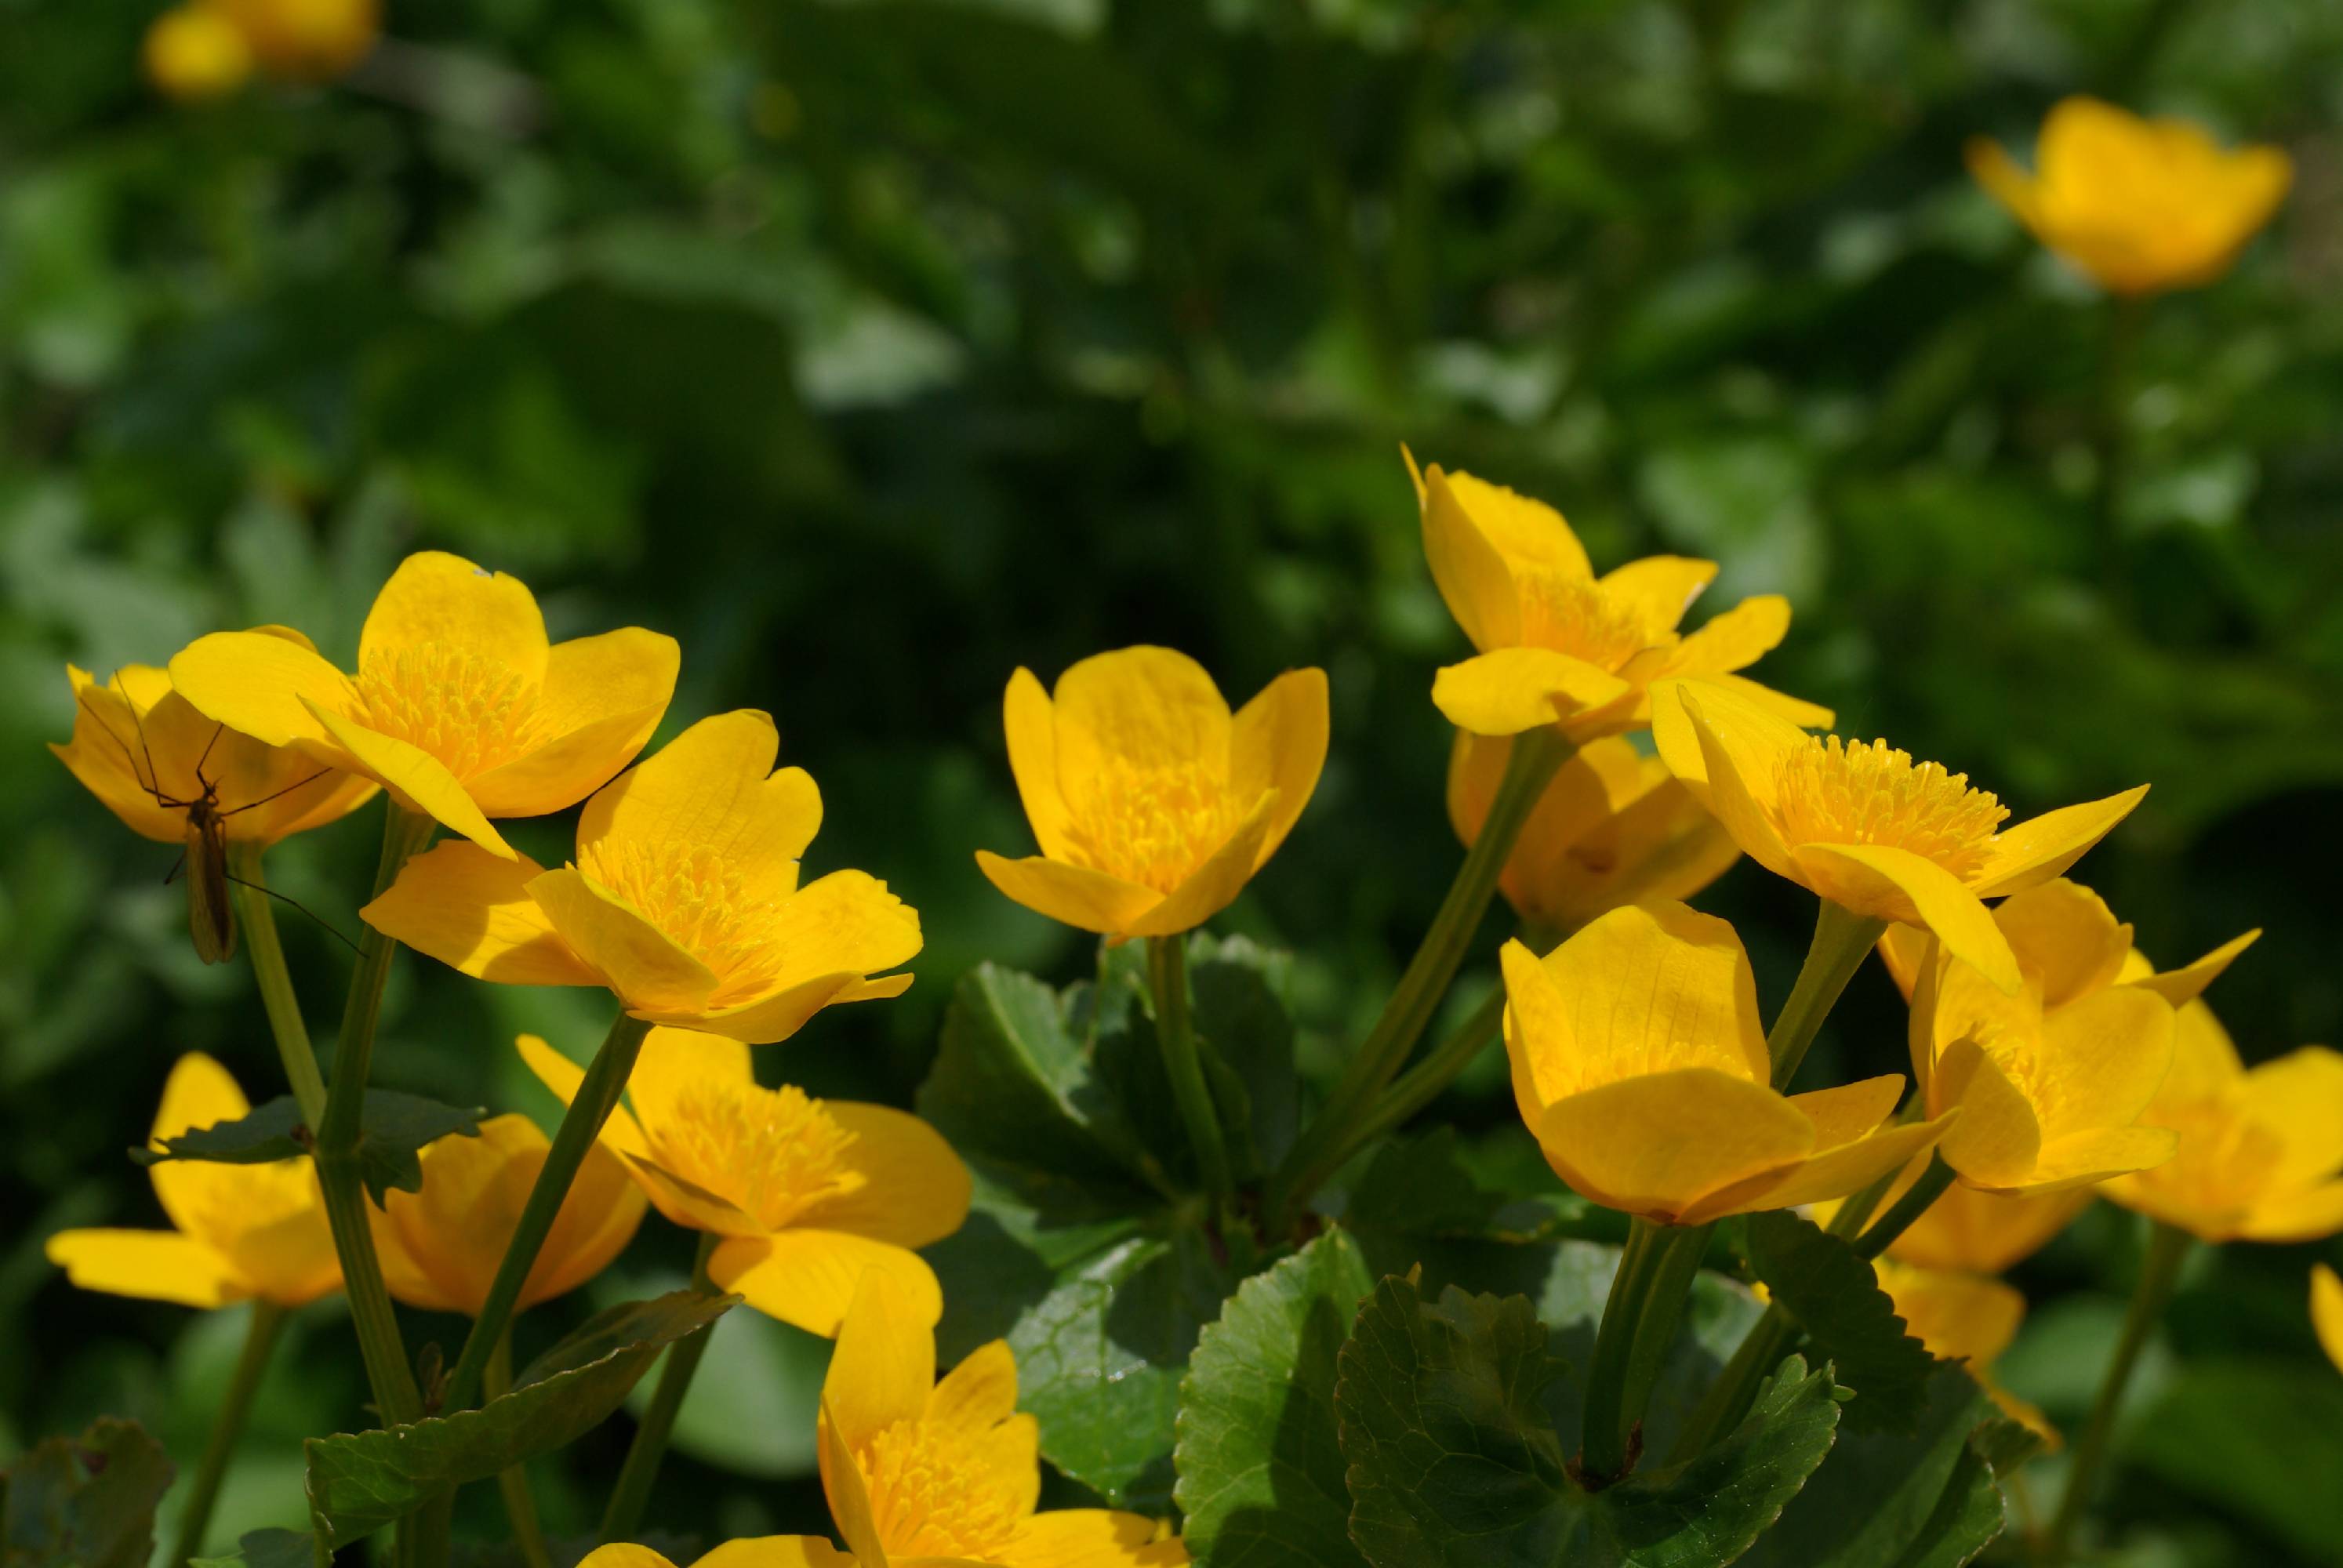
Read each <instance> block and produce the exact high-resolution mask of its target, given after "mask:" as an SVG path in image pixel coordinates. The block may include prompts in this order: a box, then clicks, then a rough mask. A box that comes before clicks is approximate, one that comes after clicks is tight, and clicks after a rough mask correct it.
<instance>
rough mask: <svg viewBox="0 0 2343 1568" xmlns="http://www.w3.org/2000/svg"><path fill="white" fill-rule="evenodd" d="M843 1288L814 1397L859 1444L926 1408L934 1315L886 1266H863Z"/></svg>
mask: <svg viewBox="0 0 2343 1568" xmlns="http://www.w3.org/2000/svg"><path fill="white" fill-rule="evenodd" d="M848 1290H849V1302H850V1305H849V1306H848V1307H847V1308H846V1309H845V1311H844V1317H843V1321H842V1322H840V1324H839V1326H838V1327H837V1328H835V1329H834V1330H833V1331H831V1332H834V1333H835V1334H836V1336H837V1339H838V1348H837V1350H836V1351H834V1352H831V1355H830V1372H829V1373H828V1374H827V1375H826V1376H825V1377H824V1378H823V1379H822V1384H821V1399H822V1404H823V1407H824V1408H825V1409H826V1410H827V1411H828V1412H829V1414H830V1422H831V1425H832V1427H833V1428H834V1429H835V1430H836V1431H837V1432H838V1433H839V1435H840V1437H842V1438H843V1439H845V1441H846V1442H847V1443H848V1445H849V1446H850V1447H860V1446H861V1445H862V1444H863V1443H864V1442H868V1441H869V1440H870V1438H871V1436H872V1435H873V1434H875V1433H877V1432H880V1430H882V1429H884V1428H886V1427H888V1426H891V1425H893V1424H894V1423H895V1422H899V1421H916V1420H917V1419H919V1417H920V1413H921V1412H924V1411H925V1410H926V1409H927V1408H928V1396H929V1394H930V1392H932V1391H933V1390H934V1388H935V1384H936V1336H935V1330H934V1326H933V1325H934V1323H935V1314H933V1313H930V1312H922V1311H921V1310H920V1305H919V1303H918V1302H916V1301H914V1300H913V1299H912V1298H911V1297H910V1295H909V1294H907V1293H906V1292H905V1291H904V1288H903V1285H902V1282H901V1281H900V1279H899V1278H898V1276H897V1275H895V1274H894V1273H893V1272H891V1271H887V1270H881V1269H872V1270H867V1271H863V1273H862V1276H861V1278H860V1281H859V1282H850V1285H849V1287H848ZM832 1501H833V1502H834V1501H835V1496H834V1495H833V1498H832Z"/></svg>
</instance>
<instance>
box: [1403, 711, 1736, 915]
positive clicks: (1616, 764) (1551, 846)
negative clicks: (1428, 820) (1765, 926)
mask: <svg viewBox="0 0 2343 1568" xmlns="http://www.w3.org/2000/svg"><path fill="white" fill-rule="evenodd" d="M1512 751H1513V739H1512V738H1511V737H1507V736H1486V735H1475V734H1473V732H1472V731H1470V730H1467V729H1460V730H1458V731H1457V732H1456V749H1455V750H1454V751H1453V752H1451V753H1450V754H1449V759H1448V819H1449V821H1450V822H1451V823H1453V825H1454V826H1455V829H1456V834H1457V837H1459V838H1461V839H1463V840H1464V842H1465V843H1466V844H1467V845H1470V844H1471V843H1472V842H1473V840H1474V839H1478V838H1479V837H1480V836H1481V824H1482V823H1483V822H1485V821H1486V820H1488V817H1489V808H1490V806H1491V805H1492V804H1493V803H1494V801H1495V800H1496V798H1497V786H1498V785H1499V783H1501V782H1502V781H1503V779H1504V776H1505V762H1506V759H1507V758H1508V757H1509V756H1510V755H1511V753H1512ZM1740 858H1741V850H1740V848H1739V846H1737V845H1735V843H1734V841H1733V839H1732V837H1731V835H1729V834H1727V833H1726V832H1725V829H1724V828H1722V827H1721V826H1719V825H1718V823H1717V820H1716V819H1715V818H1714V817H1712V816H1710V815H1709V814H1708V812H1707V810H1706V809H1704V807H1703V806H1702V805H1701V803H1700V802H1699V801H1697V800H1695V799H1693V797H1692V792H1691V791H1690V790H1688V789H1685V788H1684V786H1683V785H1682V784H1680V783H1678V782H1677V781H1676V779H1675V776H1674V774H1672V773H1670V772H1669V771H1668V767H1667V764H1666V763H1664V762H1663V761H1661V760H1660V759H1658V758H1656V757H1645V756H1643V755H1641V754H1639V753H1638V752H1637V751H1636V750H1635V748H1634V746H1633V745H1632V744H1631V743H1629V742H1628V741H1627V740H1625V739H1623V738H1621V737H1617V736H1613V737H1610V738H1608V739H1602V740H1594V741H1589V742H1588V743H1587V744H1586V745H1584V746H1583V747H1581V748H1579V749H1578V750H1577V752H1576V753H1575V754H1574V756H1572V757H1571V759H1569V760H1568V761H1566V762H1564V764H1563V765H1562V767H1561V768H1560V769H1558V770H1557V771H1556V772H1555V773H1554V779H1553V780H1552V782H1550V783H1548V784H1547V785H1546V787H1545V793H1544V794H1543V795H1541V796H1539V797H1538V802H1537V805H1536V806H1535V807H1534V808H1533V809H1531V812H1530V815H1529V819H1528V820H1527V821H1526V822H1524V823H1523V825H1522V831H1521V836H1520V837H1519V838H1518V839H1514V841H1513V853H1512V855H1511V856H1509V857H1508V858H1507V859H1506V861H1505V867H1504V870H1503V872H1502V873H1501V874H1500V876H1499V878H1498V881H1497V886H1498V887H1499V888H1500V889H1501V890H1503V893H1504V895H1505V900H1506V901H1507V902H1508V903H1510V904H1512V905H1513V912H1514V913H1515V914H1518V915H1519V916H1520V917H1521V918H1522V919H1523V920H1526V921H1529V922H1531V923H1533V924H1534V925H1539V926H1544V927H1545V928H1547V929H1549V930H1553V931H1554V932H1556V933H1557V934H1565V933H1568V932H1570V931H1574V930H1577V929H1578V928H1579V927H1581V926H1583V925H1584V924H1586V922H1587V921H1589V920H1593V919H1594V918H1595V917H1596V916H1597V915H1600V914H1602V913H1604V911H1606V910H1615V909H1618V908H1620V907H1621V906H1622V905H1625V904H1642V903H1650V902H1653V901H1654V900H1669V899H1688V898H1690V897H1692V896H1693V895H1694V893H1697V892H1699V891H1700V890H1702V889H1703V888H1705V887H1707V886H1708V885H1709V884H1710V883H1711V882H1714V881H1715V880H1716V879H1717V878H1719V877H1721V876H1723V875H1724V874H1725V869H1726V868H1727V867H1729V866H1731V865H1732V864H1733V862H1734V861H1735V860H1737V859H1740Z"/></svg>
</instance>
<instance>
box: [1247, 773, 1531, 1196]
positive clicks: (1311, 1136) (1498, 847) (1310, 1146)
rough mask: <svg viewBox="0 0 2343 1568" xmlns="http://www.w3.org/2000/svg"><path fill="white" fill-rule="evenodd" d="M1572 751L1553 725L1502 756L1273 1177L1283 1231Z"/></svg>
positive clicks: (1387, 1066)
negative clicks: (1363, 1025)
mask: <svg viewBox="0 0 2343 1568" xmlns="http://www.w3.org/2000/svg"><path fill="white" fill-rule="evenodd" d="M1573 750H1574V747H1573V746H1572V745H1571V744H1570V742H1569V741H1567V740H1565V739H1563V737H1562V734H1561V732H1560V731H1559V730H1556V729H1551V728H1549V729H1534V730H1531V731H1529V732H1527V733H1525V734H1522V735H1517V736H1515V737H1513V750H1512V752H1511V753H1510V754H1509V755H1508V756H1507V757H1506V759H1505V774H1504V778H1503V779H1502V780H1501V781H1500V782H1499V784H1498V786H1497V794H1496V798H1495V799H1493V800H1492V801H1491V802H1490V804H1489V815H1488V816H1487V818H1486V819H1483V821H1482V823H1481V831H1480V834H1479V836H1478V837H1476V838H1475V839H1473V844H1472V847H1471V848H1470V849H1467V850H1465V852H1464V863H1463V865H1462V866H1459V867H1458V868H1457V869H1456V879H1455V880H1454V881H1453V882H1452V883H1450V884H1449V888H1448V894H1447V896H1446V897H1445V898H1443V900H1441V901H1440V910H1439V912H1438V913H1437V914H1435V915H1433V918H1432V925H1431V927H1430V928H1429V929H1428V930H1425V932H1424V933H1423V943H1422V944H1421V945H1420V946H1419V947H1417V949H1416V950H1415V956H1414V957H1413V959H1410V960H1408V965H1407V969H1406V970H1405V972H1403V974H1402V975H1401V976H1400V979H1399V984H1398V985H1396V986H1394V987H1393V989H1392V994H1391V997H1390V999H1389V1000H1386V1001H1385V1002H1384V1003H1383V1012H1382V1013H1381V1014H1380V1015H1379V1016H1378V1017H1377V1018H1376V1020H1375V1022H1374V1027H1373V1028H1372V1029H1371V1030H1368V1031H1367V1038H1366V1039H1365V1040H1363V1041H1362V1042H1361V1044H1360V1046H1359V1049H1358V1050H1357V1052H1356V1053H1355V1054H1354V1055H1353V1057H1352V1058H1351V1060H1350V1064H1349V1066H1347V1067H1346V1068H1344V1069H1343V1071H1342V1080H1341V1081H1340V1082H1338V1083H1337V1084H1336V1085H1335V1086H1334V1091H1333V1093H1332V1095H1331V1096H1329V1097H1328V1099H1327V1101H1326V1103H1325V1105H1324V1106H1323V1107H1322V1108H1321V1110H1320V1111H1319V1112H1318V1115H1317V1116H1316V1118H1315V1119H1314V1120H1312V1121H1311V1123H1310V1125H1309V1126H1308V1127H1307V1128H1305V1129H1304V1130H1303V1131H1302V1136H1301V1137H1300V1138H1298V1139H1296V1140H1295V1141H1294V1144H1293V1148H1292V1151H1290V1152H1289V1153H1288V1154H1287V1155H1286V1157H1285V1161H1284V1162H1283V1164H1282V1165H1281V1166H1280V1168H1279V1170H1278V1172H1277V1175H1276V1177H1275V1179H1274V1180H1273V1181H1272V1182H1271V1184H1270V1191H1269V1204H1268V1213H1269V1215H1270V1218H1271V1222H1272V1226H1273V1227H1275V1228H1276V1229H1278V1230H1282V1229H1283V1228H1284V1226H1285V1224H1286V1223H1287V1222H1288V1221H1290V1220H1291V1219H1292V1211H1293V1210H1294V1209H1296V1208H1298V1207H1299V1206H1300V1205H1302V1204H1303V1203H1306V1202H1308V1201H1310V1198H1311V1195H1312V1193H1314V1192H1316V1191H1317V1190H1318V1188H1319V1186H1320V1184H1321V1183H1322V1182H1323V1181H1325V1180H1326V1179H1327V1178H1328V1177H1329V1176H1332V1174H1333V1173H1334V1172H1335V1171H1338V1170H1340V1169H1341V1168H1342V1157H1340V1156H1339V1151H1342V1150H1343V1149H1345V1148H1351V1147H1354V1140H1353V1129H1355V1128H1356V1127H1357V1126H1358V1125H1359V1124H1360V1123H1361V1122H1363V1121H1365V1120H1366V1118H1367V1117H1368V1116H1369V1115H1371V1114H1372V1113H1373V1110H1374V1106H1375V1101H1376V1099H1377V1097H1378V1096H1380V1095H1381V1094H1382V1093H1383V1086H1384V1085H1386V1084H1388V1083H1389V1082H1390V1081H1392V1078H1393V1075H1394V1074H1396V1073H1397V1072H1398V1071H1399V1070H1400V1068H1401V1067H1402V1066H1403V1065H1404V1064H1405V1062H1406V1060H1407V1054H1408V1052H1409V1051H1410V1050H1413V1049H1414V1046H1415V1042H1416V1040H1417V1038H1418V1037H1419V1036H1421V1035H1422V1034H1423V1030H1424V1026H1425V1025H1426V1024H1428V1023H1430V1022H1431V1021H1432V1015H1433V1013H1434V1012H1435V1011H1437V1010H1439V1007H1440V1000H1441V999H1442V998H1443V997H1444V996H1445V995H1447V994H1448V982H1449V981H1450V980H1453V979H1454V978H1455V976H1456V970H1457V966H1458V965H1460V964H1461V963H1463V960H1464V952H1465V950H1466V949H1467V948H1468V947H1469V946H1471V944H1472V940H1473V932H1475V931H1476V930H1479V929H1480V925H1481V917H1482V915H1483V913H1485V912H1486V911H1487V910H1488V908H1489V900H1490V898H1491V897H1492V896H1493V894H1494V893H1495V892H1496V890H1497V877H1498V874H1499V873H1500V872H1502V871H1503V869H1504V866H1505V859H1506V857H1507V856H1509V855H1511V854H1512V853H1513V840H1514V839H1518V838H1519V837H1521V831H1522V825H1523V823H1525V822H1527V821H1528V820H1529V818H1530V812H1531V811H1532V809H1534V808H1535V807H1536V805H1537V802H1538V798H1539V797H1540V796H1541V795H1543V794H1544V792H1545V787H1546V785H1547V784H1548V783H1549V782H1550V781H1552V779H1553V778H1554V771H1555V769H1559V768H1560V767H1561V766H1562V765H1563V764H1564V762H1566V761H1568V760H1569V759H1570V755H1571V753H1572V751H1573Z"/></svg>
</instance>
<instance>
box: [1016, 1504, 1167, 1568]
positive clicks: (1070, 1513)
mask: <svg viewBox="0 0 2343 1568" xmlns="http://www.w3.org/2000/svg"><path fill="white" fill-rule="evenodd" d="M1155 1533H1156V1530H1155V1521H1153V1520H1152V1519H1145V1518H1141V1516H1140V1515H1138V1514H1136V1513H1113V1512H1111V1511H1109V1510H1107V1509H1104V1508H1053V1509H1051V1511H1050V1512H1049V1513H1036V1514H1035V1515H1033V1517H1032V1518H1031V1519H1029V1520H1027V1521H1026V1522H1025V1524H1024V1527H1023V1528H1022V1529H1021V1530H1019V1531H1018V1533H1017V1537H1016V1539H1015V1540H1013V1541H1011V1543H1009V1544H1008V1545H1007V1546H1004V1547H1002V1548H1001V1551H1000V1553H999V1559H1000V1563H1001V1568H1176V1565H1177V1564H1179V1563H1185V1562H1187V1561H1188V1549H1187V1547H1186V1546H1184V1545H1182V1543H1180V1542H1178V1541H1177V1540H1172V1541H1157V1540H1156V1539H1155Z"/></svg>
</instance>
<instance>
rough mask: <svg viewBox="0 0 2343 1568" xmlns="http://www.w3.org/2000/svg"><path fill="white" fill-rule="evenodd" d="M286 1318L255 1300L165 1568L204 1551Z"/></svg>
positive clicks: (173, 1567) (280, 1311)
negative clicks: (206, 1534) (231, 1463)
mask: <svg viewBox="0 0 2343 1568" xmlns="http://www.w3.org/2000/svg"><path fill="white" fill-rule="evenodd" d="M285 1316H286V1314H285V1309H284V1308H282V1307H279V1306H276V1305H274V1304H272V1303H270V1302H263V1301H257V1300H256V1301H255V1302H253V1303H252V1317H251V1320H250V1322H247V1323H246V1325H245V1330H244V1349H243V1351H242V1352H241V1353H239V1354H238V1355H237V1356H236V1372H234V1373H233V1374H232V1375H231V1376H230V1377H229V1379H228V1383H227V1393H226V1396H225V1397H223V1398H222V1399H221V1401H220V1404H219V1410H218V1412H217V1413H216V1414H215V1415H214V1416H213V1417H212V1434H211V1437H210V1438H209V1439H208V1440H207V1441H206V1442H205V1444H204V1457H203V1459H202V1461H201V1462H199V1463H198V1464H197V1465H196V1482H195V1489H194V1490H193V1491H191V1492H189V1493H187V1502H186V1507H184V1508H182V1509H180V1510H179V1535H178V1540H177V1542H176V1544H174V1545H173V1546H172V1548H171V1554H170V1555H169V1556H168V1557H166V1558H165V1559H163V1563H164V1568H181V1564H183V1563H186V1562H187V1561H188V1559H190V1558H192V1557H194V1556H195V1554H196V1553H198V1552H200V1551H201V1550H203V1544H204V1532H205V1531H206V1529H208V1528H209V1527H210V1525H211V1522H212V1505H213V1504H214V1503H217V1502H218V1501H219V1491H220V1483H221V1482H223V1481H225V1480H226V1478H227V1466H228V1461H229V1460H231V1459H233V1458H234V1457H235V1456H236V1442H237V1441H238V1440H239V1439H240V1438H241V1437H242V1436H243V1435H244V1420H245V1417H246V1415H248V1414H250V1413H251V1411H252V1396H253V1394H254V1393H255V1392H257V1391H258V1389H259V1387H260V1379H261V1375H262V1374H263V1373H264V1372H266V1371H267V1370H268V1356H269V1352H272V1351H274V1350H275V1349H276V1348H277V1331H278V1330H279V1329H282V1328H283V1327H284V1326H285Z"/></svg>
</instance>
